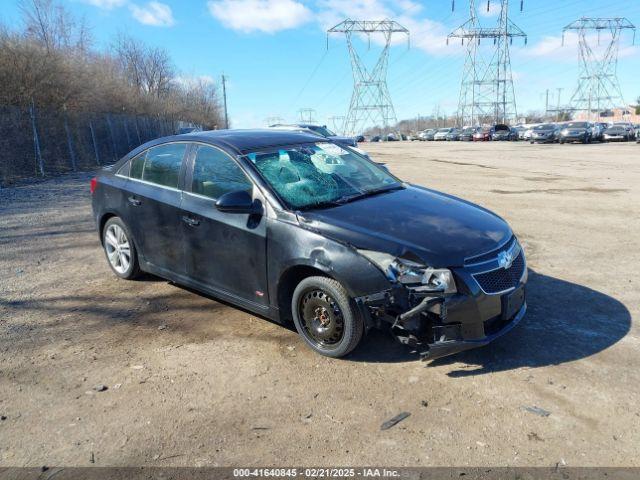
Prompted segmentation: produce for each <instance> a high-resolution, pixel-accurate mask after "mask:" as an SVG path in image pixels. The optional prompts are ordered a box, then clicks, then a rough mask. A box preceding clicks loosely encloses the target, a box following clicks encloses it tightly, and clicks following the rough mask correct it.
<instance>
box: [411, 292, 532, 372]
mask: <svg viewBox="0 0 640 480" xmlns="http://www.w3.org/2000/svg"><path fill="white" fill-rule="evenodd" d="M526 312H527V304H526V303H524V305H522V307H521V308H520V310H519V311H518V313H516V315H515V316H514V317H513V319H512V320H510V321H509V322H508V323H507V324H506V325H505V326H504V327H502V329H500V330H498V331H497V332H495V333H493V334H491V335H487V336H486V337H484V338H482V339H478V340H450V341H445V342H436V343H432V344H430V345H429V350H427V351H426V352H424V353H421V354H420V356H421V358H422V359H423V360H435V359H436V358H441V357H446V356H447V355H453V354H454V353H459V352H463V351H465V350H471V349H472V348H477V347H483V346H485V345H488V344H489V343H491V342H493V341H494V340H495V339H496V338H499V337H501V336H502V335H504V334H505V333H507V332H509V331H511V329H513V327H515V326H516V325H517V324H518V323H520V320H522V318H523V317H524V314H525V313H526Z"/></svg>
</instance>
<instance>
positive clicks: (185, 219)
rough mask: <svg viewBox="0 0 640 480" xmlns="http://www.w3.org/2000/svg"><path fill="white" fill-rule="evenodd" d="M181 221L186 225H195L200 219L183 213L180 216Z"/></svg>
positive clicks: (198, 223)
mask: <svg viewBox="0 0 640 480" xmlns="http://www.w3.org/2000/svg"><path fill="white" fill-rule="evenodd" d="M182 221H183V222H184V223H186V224H187V225H189V226H190V227H197V226H198V225H200V220H196V219H195V218H191V217H187V216H186V215H184V216H183V217H182Z"/></svg>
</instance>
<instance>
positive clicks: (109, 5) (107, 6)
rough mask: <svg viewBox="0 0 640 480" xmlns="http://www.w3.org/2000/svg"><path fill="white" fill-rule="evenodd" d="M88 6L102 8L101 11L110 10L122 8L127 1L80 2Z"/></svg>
mask: <svg viewBox="0 0 640 480" xmlns="http://www.w3.org/2000/svg"><path fill="white" fill-rule="evenodd" d="M82 1H83V2H84V3H86V4H88V5H93V6H94V7H98V8H102V9H103V10H111V9H113V8H118V7H122V6H123V5H124V4H126V3H127V0H82Z"/></svg>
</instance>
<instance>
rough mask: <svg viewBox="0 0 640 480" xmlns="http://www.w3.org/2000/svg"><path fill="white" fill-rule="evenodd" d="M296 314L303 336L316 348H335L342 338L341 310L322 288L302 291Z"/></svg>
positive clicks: (342, 322)
mask: <svg viewBox="0 0 640 480" xmlns="http://www.w3.org/2000/svg"><path fill="white" fill-rule="evenodd" d="M298 315H299V317H300V320H301V323H302V329H303V330H304V333H305V336H306V337H307V339H309V340H310V341H311V342H313V343H314V344H315V345H316V346H317V347H318V348H322V349H331V348H335V347H336V346H337V345H338V344H339V343H340V341H341V340H342V338H343V336H344V317H343V315H342V310H340V307H339V306H338V304H337V303H336V302H335V300H333V298H331V297H330V296H329V295H328V294H327V293H326V292H324V291H323V290H320V289H311V290H307V291H306V292H304V293H303V295H302V297H301V299H300V303H299V305H298Z"/></svg>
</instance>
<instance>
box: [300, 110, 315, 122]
mask: <svg viewBox="0 0 640 480" xmlns="http://www.w3.org/2000/svg"><path fill="white" fill-rule="evenodd" d="M298 113H299V114H300V121H301V122H304V123H317V120H316V111H315V110H314V109H313V108H301V109H300V110H298Z"/></svg>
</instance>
